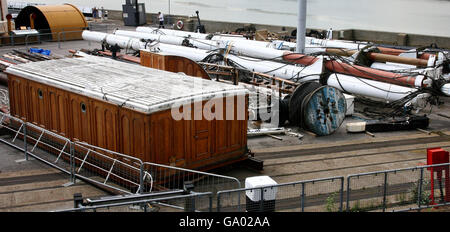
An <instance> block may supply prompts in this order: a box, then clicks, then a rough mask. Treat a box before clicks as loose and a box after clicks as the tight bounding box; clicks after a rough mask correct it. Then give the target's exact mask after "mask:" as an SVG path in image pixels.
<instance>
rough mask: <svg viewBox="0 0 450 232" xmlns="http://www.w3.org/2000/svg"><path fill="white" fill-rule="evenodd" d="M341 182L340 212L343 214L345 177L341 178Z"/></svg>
mask: <svg viewBox="0 0 450 232" xmlns="http://www.w3.org/2000/svg"><path fill="white" fill-rule="evenodd" d="M340 180H341V190H340V194H339V195H340V201H339V202H340V203H339V212H342V205H343V204H344V177H342V178H340Z"/></svg>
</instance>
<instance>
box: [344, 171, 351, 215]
mask: <svg viewBox="0 0 450 232" xmlns="http://www.w3.org/2000/svg"><path fill="white" fill-rule="evenodd" d="M350 177H351V176H348V177H347V199H346V201H345V204H346V207H347V212H349V211H350Z"/></svg>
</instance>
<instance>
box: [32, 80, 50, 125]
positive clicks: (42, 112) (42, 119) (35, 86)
mask: <svg viewBox="0 0 450 232" xmlns="http://www.w3.org/2000/svg"><path fill="white" fill-rule="evenodd" d="M28 94H29V95H28V96H29V102H30V109H29V112H30V114H29V116H30V118H29V121H30V122H31V123H33V124H35V125H37V126H39V127H42V128H45V129H48V128H49V121H48V119H49V117H47V114H48V112H49V109H48V106H49V104H48V102H49V99H48V91H47V86H45V85H42V84H39V83H36V82H29V84H28Z"/></svg>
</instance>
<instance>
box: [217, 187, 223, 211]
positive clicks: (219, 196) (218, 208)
mask: <svg viewBox="0 0 450 232" xmlns="http://www.w3.org/2000/svg"><path fill="white" fill-rule="evenodd" d="M221 196H222V193H221V192H217V212H220V207H221V205H220V198H221Z"/></svg>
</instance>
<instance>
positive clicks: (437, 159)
mask: <svg viewBox="0 0 450 232" xmlns="http://www.w3.org/2000/svg"><path fill="white" fill-rule="evenodd" d="M444 163H449V152H448V151H445V150H444V149H442V148H428V149H427V165H433V164H444ZM442 168H443V167H434V168H433V170H434V171H440V170H442ZM431 169H432V168H428V170H431Z"/></svg>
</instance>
